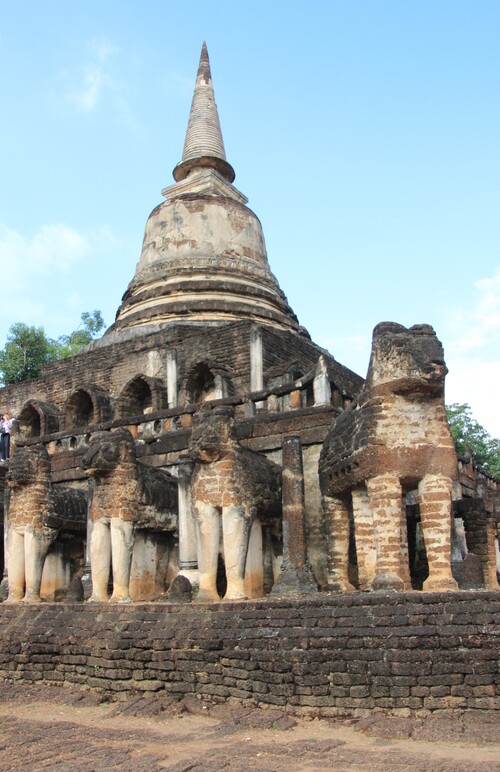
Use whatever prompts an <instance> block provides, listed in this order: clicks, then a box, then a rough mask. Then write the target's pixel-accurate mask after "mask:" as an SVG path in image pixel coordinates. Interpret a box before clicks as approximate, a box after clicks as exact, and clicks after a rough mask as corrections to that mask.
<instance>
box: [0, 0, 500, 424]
mask: <svg viewBox="0 0 500 772" xmlns="http://www.w3.org/2000/svg"><path fill="white" fill-rule="evenodd" d="M0 11H1V13H0V88H1V105H2V111H3V118H2V121H0V153H1V164H0V261H1V268H2V273H3V292H2V302H1V304H0V345H2V344H3V341H5V338H6V335H7V331H8V328H9V327H10V325H11V324H12V323H14V322H16V321H25V322H27V323H29V324H35V325H42V326H44V327H45V330H46V331H47V333H48V334H49V335H51V336H53V337H57V336H58V335H60V334H63V333H66V332H69V331H70V330H72V329H74V328H75V327H76V326H77V324H78V322H79V318H80V314H81V312H82V311H85V310H93V309H94V308H100V309H101V310H102V312H103V315H104V318H105V321H106V322H107V324H111V322H112V321H113V318H114V314H115V311H116V309H117V307H118V305H119V302H120V298H121V295H122V294H123V292H124V291H125V289H126V286H127V284H128V282H129V281H130V279H131V278H132V276H133V273H134V269H135V265H136V262H137V260H138V259H139V255H140V249H141V243H142V237H143V232H144V225H145V222H146V219H147V217H148V215H149V213H150V211H151V210H152V209H153V207H154V206H156V205H157V204H158V203H160V202H161V201H162V200H163V199H162V196H161V192H160V191H161V189H162V188H163V187H165V186H166V185H168V184H170V183H171V182H172V176H171V170H172V169H173V167H174V166H175V164H176V163H177V162H178V161H179V160H180V157H181V153H182V146H183V141H184V133H185V130H186V126H187V119H188V114H189V107H190V102H191V96H192V91H193V87H194V81H195V75H196V69H197V65H198V58H199V53H200V49H201V44H202V42H203V40H206V41H207V45H208V50H209V54H210V59H211V65H212V76H213V80H214V87H215V95H216V100H217V104H218V108H219V115H220V119H221V125H222V131H223V135H224V141H225V146H226V153H227V157H228V160H229V162H230V163H231V164H232V165H233V166H234V168H235V170H236V181H235V184H236V186H237V187H238V188H239V189H240V190H241V191H242V192H243V193H245V195H247V196H248V197H249V199H250V203H249V205H250V207H251V208H252V209H253V210H254V211H255V212H256V214H257V215H258V216H259V217H260V219H261V221H262V224H263V227H264V233H265V236H266V241H267V247H268V254H269V261H270V265H271V268H272V270H273V271H274V273H275V274H276V276H277V277H278V280H279V282H280V284H281V286H282V288H283V290H284V291H285V293H286V294H287V296H288V299H289V301H290V303H291V305H292V307H293V308H294V310H295V312H296V313H297V315H298V316H299V319H300V321H301V323H302V324H303V325H304V326H305V327H307V329H308V330H309V331H310V333H311V335H312V337H313V339H314V340H315V341H316V342H317V343H319V344H320V345H323V346H325V347H327V348H328V349H329V350H330V351H331V352H332V353H333V355H334V356H335V357H336V358H337V359H338V360H339V361H341V362H342V363H344V364H346V365H348V366H350V367H351V368H352V369H354V370H356V371H357V372H359V373H360V374H362V375H364V374H365V373H366V368H367V364H368V358H369V349H370V338H371V331H372V329H373V327H374V326H375V324H377V322H379V321H382V320H390V321H398V322H400V323H402V324H405V325H411V324H415V323H419V322H427V323H430V324H432V325H433V326H434V327H435V329H436V331H437V333H438V336H439V337H440V339H441V340H442V341H443V343H444V345H445V353H446V359H447V363H448V367H449V369H450V374H449V376H448V381H447V401H448V402H469V403H470V404H471V406H472V408H473V412H474V415H475V416H476V418H477V419H478V420H479V421H480V422H481V423H483V424H484V425H485V427H486V428H487V429H488V430H489V431H490V432H491V433H492V434H493V435H495V436H500V407H499V399H498V391H499V390H498V383H499V382H500V186H499V180H500V46H499V45H498V40H499V39H500V3H499V2H497V0H491V1H490V2H488V1H487V0H468V1H467V2H464V1H462V2H461V1H460V0H414V1H412V0H324V2H318V0H311V1H310V2H308V3H303V2H294V0H273V1H272V2H271V1H270V0H267V1H266V2H263V1H262V0H253V1H252V2H251V3H247V2H238V0H232V2H227V1H226V0H212V2H209V1H208V0H207V1H206V2H200V0H190V2H189V3H179V2H169V0H162V1H161V2H158V1H156V0H149V1H148V2H147V3H140V2H138V1H137V2H131V1H130V0H129V1H128V2H127V1H126V0H121V1H120V2H117V1H115V0H107V1H106V0H100V2H96V1H95V0H86V1H85V2H80V0H72V1H71V2H70V1H69V0H67V2H63V0H57V1H56V0H43V2H39V1H38V0H16V3H12V2H10V1H9V2H6V1H5V0H2V1H0Z"/></svg>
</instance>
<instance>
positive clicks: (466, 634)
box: [0, 591, 500, 715]
mask: <svg viewBox="0 0 500 772" xmlns="http://www.w3.org/2000/svg"><path fill="white" fill-rule="evenodd" d="M499 609H500V593H498V592H486V591H485V592H482V591H481V592H461V593H448V594H438V593H432V594H431V593H404V594H385V595H384V594H372V595H368V594H363V595H361V594H358V595H345V596H333V595H327V594H324V595H322V594H320V595H318V596H317V597H315V598H313V599H307V600H299V601H297V600H296V601H291V600H272V601H271V600H266V601H252V602H239V603H220V604H213V605H208V606H206V605H201V604H200V605H175V604H137V605H127V606H116V605H106V606H104V605H103V606H98V607H96V606H92V605H69V604H43V605H41V606H28V607H21V606H10V605H6V604H1V605H0V625H1V630H2V634H1V637H0V677H2V678H4V679H8V680H12V681H18V680H22V681H24V682H34V681H37V682H46V683H72V684H86V685H88V686H90V687H92V688H95V689H99V690H104V691H105V692H108V693H114V694H118V693H131V692H138V691H139V692H140V691H159V690H163V689H165V690H166V691H167V692H168V693H169V694H172V695H178V696H184V695H186V694H192V695H200V696H202V697H203V698H205V699H216V700H219V701H220V700H226V699H229V698H236V699H237V700H241V701H248V700H252V701H255V702H257V703H260V704H265V705H280V706H290V707H292V708H308V709H316V710H317V711H318V712H319V713H321V714H323V715H335V714H357V713H359V712H364V711H369V710H372V709H374V708H382V709H385V710H396V711H397V710H398V709H408V708H410V709H412V710H420V709H427V710H430V711H433V710H454V709H464V708H468V709H476V710H482V709H494V708H499V707H500V701H499V698H498V683H499V672H498V642H499V626H498V618H499V615H498V611H499Z"/></svg>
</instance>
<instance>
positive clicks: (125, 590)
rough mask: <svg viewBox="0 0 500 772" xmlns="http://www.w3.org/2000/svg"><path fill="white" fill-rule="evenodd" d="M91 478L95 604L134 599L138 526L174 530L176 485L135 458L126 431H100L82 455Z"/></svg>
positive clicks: (175, 529)
mask: <svg viewBox="0 0 500 772" xmlns="http://www.w3.org/2000/svg"><path fill="white" fill-rule="evenodd" d="M82 463H83V467H84V468H85V470H86V473H87V475H88V476H89V477H91V478H92V479H93V492H92V503H91V519H92V534H91V538H90V555H91V567H92V596H91V598H90V600H91V601H100V602H103V601H107V600H108V582H109V575H110V568H112V574H113V594H112V596H111V599H110V600H112V601H121V602H126V601H130V587H129V585H130V567H131V561H132V550H133V546H134V534H135V530H136V529H137V528H145V529H150V530H155V531H170V532H176V531H177V527H178V522H177V519H178V518H177V513H178V503H177V481H176V480H175V478H174V477H173V476H172V475H171V474H169V473H168V472H166V471H163V470H159V469H154V468H153V467H150V466H147V465H146V464H143V463H141V462H140V461H138V460H137V455H136V448H135V442H134V439H133V437H132V435H131V434H130V432H129V431H128V429H124V428H123V429H116V430H115V431H113V432H97V433H96V434H94V435H93V436H92V438H91V440H90V443H89V449H88V451H87V452H86V453H85V456H84V457H83V462H82Z"/></svg>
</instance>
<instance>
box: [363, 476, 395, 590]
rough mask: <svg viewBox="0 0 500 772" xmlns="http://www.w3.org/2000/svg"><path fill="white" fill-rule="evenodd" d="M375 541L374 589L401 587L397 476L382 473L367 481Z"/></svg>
mask: <svg viewBox="0 0 500 772" xmlns="http://www.w3.org/2000/svg"><path fill="white" fill-rule="evenodd" d="M366 488H367V491H368V496H369V497H370V506H371V510H372V513H373V529H374V533H375V538H376V543H377V570H376V576H375V579H374V580H373V582H372V589H373V590H404V586H405V585H404V581H403V579H402V578H401V518H402V501H403V499H402V491H401V483H400V482H399V478H398V477H397V476H396V475H392V474H381V475H377V476H375V477H372V478H371V479H370V480H367V482H366Z"/></svg>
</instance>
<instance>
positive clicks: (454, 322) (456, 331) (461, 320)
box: [446, 268, 500, 355]
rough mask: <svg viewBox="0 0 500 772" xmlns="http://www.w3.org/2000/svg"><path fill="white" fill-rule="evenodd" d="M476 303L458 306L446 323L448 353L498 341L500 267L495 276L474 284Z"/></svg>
mask: <svg viewBox="0 0 500 772" xmlns="http://www.w3.org/2000/svg"><path fill="white" fill-rule="evenodd" d="M473 287H474V289H475V290H476V298H475V303H474V304H473V305H472V306H471V307H470V308H467V307H465V308H464V307H460V309H459V310H455V311H454V312H453V314H451V315H449V316H448V318H447V320H446V325H447V335H448V338H449V342H448V347H447V348H448V351H449V352H450V353H452V354H457V355H458V354H464V353H467V352H473V351H477V350H478V349H480V348H482V347H484V346H488V345H490V344H491V343H495V341H496V343H497V346H498V345H499V344H498V341H499V340H500V268H499V269H498V270H497V272H496V273H495V275H494V276H492V277H490V278H486V279H480V280H478V281H475V282H474V284H473Z"/></svg>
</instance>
